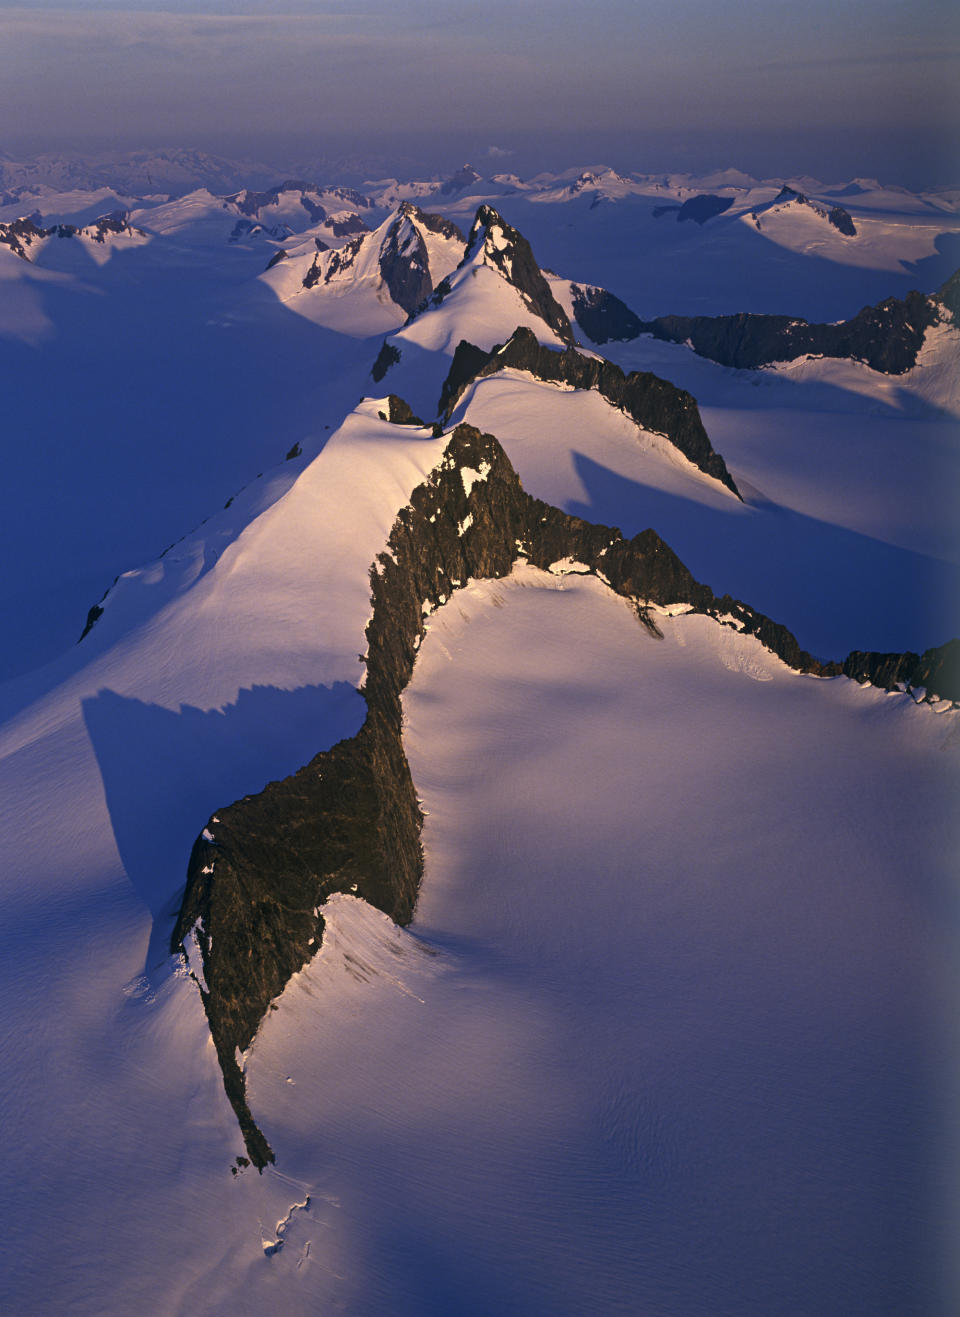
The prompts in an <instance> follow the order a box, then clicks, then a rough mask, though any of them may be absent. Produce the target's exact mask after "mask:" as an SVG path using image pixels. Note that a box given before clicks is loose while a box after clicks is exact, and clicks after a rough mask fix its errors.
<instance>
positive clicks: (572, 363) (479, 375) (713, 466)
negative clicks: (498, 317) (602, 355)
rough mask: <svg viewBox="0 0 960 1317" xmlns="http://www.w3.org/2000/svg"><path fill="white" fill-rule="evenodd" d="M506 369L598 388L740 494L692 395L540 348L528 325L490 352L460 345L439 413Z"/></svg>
mask: <svg viewBox="0 0 960 1317" xmlns="http://www.w3.org/2000/svg"><path fill="white" fill-rule="evenodd" d="M508 367H512V368H513V369H514V370H523V371H528V372H529V373H530V374H531V375H534V376H535V377H536V378H537V379H539V380H550V381H553V382H554V383H557V384H569V385H570V386H571V387H572V388H575V389H596V391H597V392H598V393H599V394H600V395H601V396H602V397H604V398H606V400H607V402H609V403H611V404H612V406H614V407H619V408H620V410H621V411H623V412H625V413H626V414H627V415H628V416H629V417H630V418H631V420H633V421H635V422H636V423H637V425H639V426H642V427H643V428H644V429H645V430H652V431H654V432H655V433H657V434H662V435H665V436H666V438H667V439H669V440H670V442H671V443H672V444H673V445H674V447H676V448H678V449H679V450H680V452H681V453H683V455H684V456H685V457H687V458H688V459H689V460H690V461H691V462H693V464H694V465H695V466H697V467H699V469H700V470H701V471H703V472H704V473H705V474H706V475H708V476H712V477H713V478H714V479H715V480H719V481H720V482H721V484H724V485H726V487H727V488H728V489H729V490H730V491H731V492H732V493H734V494H736V496H737V498H740V491H739V490H738V489H737V486H736V484H735V483H734V480H733V477H732V476H731V475H730V472H729V471H728V470H727V464H726V462H724V460H723V458H722V457H721V456H720V454H719V453H718V452H716V451H715V450H714V447H713V445H712V444H711V442H710V438H709V436H708V434H707V432H706V430H705V429H704V428H703V422H702V420H701V419H700V411H699V409H698V407H697V402H696V399H695V398H694V397H693V395H692V394H689V393H687V392H685V390H683V389H678V388H677V387H676V385H674V384H670V383H669V382H668V381H667V380H662V379H660V377H659V376H657V375H652V374H650V372H649V371H631V372H630V374H629V375H624V373H623V371H622V370H621V369H620V367H619V366H615V365H614V364H613V363H612V362H610V361H602V360H598V359H597V358H596V357H587V356H584V355H583V353H581V352H577V351H576V350H575V349H574V348H567V349H565V350H564V351H556V350H554V349H552V348H546V347H541V345H540V344H539V343H538V342H537V340H536V337H535V335H534V334H533V333H532V331H531V330H529V329H525V328H518V329H517V330H515V331H514V334H513V336H512V338H510V340H509V341H508V342H507V343H505V344H504V345H503V346H502V347H501V346H499V345H498V346H497V347H494V348H493V349H492V350H491V351H490V352H481V350H480V349H479V348H477V347H475V346H474V345H473V344H472V343H466V342H461V343H460V344H459V345H458V347H457V350H456V352H455V353H454V356H453V362H452V364H451V366H450V372H449V374H448V375H447V378H446V380H445V381H444V385H443V392H442V394H441V396H440V403H439V411H440V415H441V417H442V418H443V420H444V421H446V420H449V418H450V415H451V413H452V412H453V409H454V407H456V405H457V403H458V401H459V400H460V398H461V397H462V396H463V393H464V391H465V390H466V388H467V386H468V385H469V384H470V383H472V381H473V380H475V379H483V378H486V377H487V376H489V375H494V374H496V372H497V371H500V370H506V369H507V368H508Z"/></svg>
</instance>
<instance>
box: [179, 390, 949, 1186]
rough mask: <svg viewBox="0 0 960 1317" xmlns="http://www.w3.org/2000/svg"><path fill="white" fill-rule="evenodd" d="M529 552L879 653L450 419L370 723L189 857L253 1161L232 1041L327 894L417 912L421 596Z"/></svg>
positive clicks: (411, 514) (383, 558)
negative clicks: (611, 514) (412, 742)
mask: <svg viewBox="0 0 960 1317" xmlns="http://www.w3.org/2000/svg"><path fill="white" fill-rule="evenodd" d="M400 402H401V400H399V399H398V400H397V403H398V404H399V403H400ZM391 410H393V404H392V403H391ZM408 410H409V409H408ZM465 475H466V476H467V477H468V478H467V479H465V478H464V477H465ZM521 556H522V557H525V558H527V559H528V560H529V561H530V562H532V563H533V564H535V565H536V566H538V567H541V568H544V569H547V568H549V567H551V566H552V565H553V564H554V563H556V562H558V561H560V560H564V559H566V560H572V561H574V562H576V563H578V564H581V565H582V570H588V571H592V572H595V573H596V574H597V575H598V576H599V577H600V578H601V579H602V580H604V581H605V582H607V583H608V584H609V585H610V587H611V588H612V589H613V590H615V591H616V592H617V593H618V594H620V595H622V596H624V597H626V598H628V599H629V600H631V601H632V603H633V604H634V606H635V608H636V611H637V616H638V620H639V622H640V623H642V624H643V625H644V626H645V627H647V628H648V630H650V631H651V632H653V633H654V634H656V633H657V629H656V624H655V621H654V620H653V619H652V618H651V617H650V616H649V613H648V606H649V605H650V604H686V605H688V606H689V608H690V609H691V610H692V611H694V612H698V613H702V614H706V615H708V616H711V617H714V618H716V619H717V621H718V623H719V624H721V625H725V626H730V627H733V628H735V629H736V630H738V631H740V632H742V633H744V634H748V635H754V636H756V637H757V638H758V639H759V640H760V642H761V643H762V644H763V645H765V646H766V647H767V648H768V649H769V650H771V651H772V652H773V653H775V654H777V655H778V656H779V657H780V658H781V659H782V660H783V661H784V662H785V663H787V664H788V665H789V666H790V667H792V668H794V669H796V670H797V671H800V672H808V673H813V674H817V675H821V676H836V675H839V674H840V673H841V672H842V671H845V670H846V668H847V666H849V667H850V668H851V672H852V675H855V676H857V679H858V680H863V679H864V678H863V677H861V676H859V675H858V673H859V672H860V671H861V669H862V668H863V667H864V666H865V664H864V660H865V659H867V660H869V659H870V658H871V657H877V656H864V655H858V654H852V655H850V657H849V659H848V660H847V663H846V664H844V665H843V666H842V667H841V665H840V664H838V663H821V662H819V661H818V660H817V659H815V658H813V657H812V656H811V655H810V654H808V653H807V652H806V651H805V650H803V649H801V648H800V646H799V644H798V643H797V641H796V639H795V638H794V636H793V635H792V634H791V633H790V632H789V631H788V630H787V629H786V627H784V626H781V625H780V624H778V623H775V622H773V621H771V620H770V619H769V618H767V617H764V616H763V615H762V614H760V613H756V612H755V611H754V610H753V609H751V608H749V607H748V606H747V605H745V604H743V603H741V602H739V601H737V600H735V599H732V598H730V597H729V596H728V595H725V596H723V597H721V598H717V597H716V596H715V595H714V594H713V592H712V590H710V588H709V587H708V586H706V585H702V584H700V583H699V582H697V581H696V580H695V579H694V578H693V576H692V575H691V574H690V572H689V571H688V570H687V569H686V567H684V565H683V563H682V562H680V560H679V559H678V558H677V556H676V555H675V554H674V553H673V552H672V551H671V550H670V549H669V548H668V546H667V545H666V544H664V542H663V541H662V540H661V539H660V537H659V536H658V535H657V534H656V533H655V532H654V531H652V530H646V531H643V532H642V533H641V534H639V535H637V536H635V537H634V538H633V539H631V540H624V539H623V538H622V536H621V535H620V533H619V531H617V530H614V529H612V528H610V527H606V526H598V525H594V524H591V523H589V522H585V521H582V520H580V519H579V518H577V517H571V516H569V515H567V514H566V513H564V512H561V511H560V510H559V509H558V508H555V507H551V506H550V505H549V504H546V503H543V502H541V501H540V500H538V499H534V498H532V497H531V496H530V495H528V494H527V493H525V491H524V490H523V488H522V486H521V484H520V481H519V479H518V478H517V475H516V473H515V472H514V470H513V467H512V466H511V465H510V462H509V460H508V458H507V456H506V454H505V453H504V451H503V449H502V447H501V446H500V444H499V443H498V441H497V440H496V439H495V438H494V437H493V436H492V435H489V434H481V433H480V432H479V431H478V430H476V429H475V428H474V427H472V426H468V425H460V426H457V428H456V429H455V430H454V432H453V434H452V436H451V437H450V440H449V442H448V444H447V445H446V448H445V450H444V454H443V457H442V459H441V461H440V462H439V464H438V466H437V467H436V468H435V469H434V471H433V472H432V474H431V475H430V476H429V478H428V479H427V480H426V481H425V482H424V483H423V484H421V485H420V486H419V487H418V488H417V489H416V490H414V492H413V494H412V496H411V499H410V502H409V504H408V506H406V507H405V508H403V509H402V510H401V511H400V512H399V514H398V516H397V519H396V521H395V523H394V526H393V529H392V531H391V534H390V538H389V543H388V545H387V547H386V549H385V551H384V552H383V553H381V554H380V555H379V556H378V558H377V561H376V563H375V564H374V565H373V567H372V569H371V574H370V583H371V591H372V596H373V600H372V602H373V615H372V617H371V620H370V622H369V624H368V626H367V632H366V640H367V655H366V663H367V676H366V681H365V683H364V686H363V695H364V697H365V700H366V704H367V710H368V712H367V718H366V721H365V722H364V725H363V727H362V728H361V730H360V731H359V732H358V733H357V735H356V736H354V737H351V738H349V739H347V740H344V741H341V742H339V743H338V744H337V745H335V746H334V747H333V748H332V749H330V750H326V751H324V752H323V753H321V754H318V755H317V756H316V757H315V758H314V759H313V760H311V762H310V763H309V764H307V765H306V766H305V767H303V768H301V769H300V770H299V772H296V773H294V774H292V775H291V776H290V777H288V778H285V779H284V780H283V781H280V782H272V783H270V784H269V785H268V786H267V787H266V788H265V789H264V790H263V791H261V792H260V793H259V794H257V795H254V796H245V797H244V798H243V799H242V800H239V801H237V802H236V803H235V804H233V805H229V806H227V807H226V808H224V809H220V810H218V811H217V813H216V814H215V815H213V816H212V817H211V818H210V820H209V821H208V823H207V826H206V828H205V829H204V831H203V834H202V835H201V836H200V837H199V838H198V839H197V842H196V843H195V845H194V848H193V852H192V854H191V857H190V864H189V870H188V874H187V886H186V891H185V893H184V898H183V903H182V907H181V911H180V915H179V918H178V920H177V924H176V928H175V930H174V933H173V939H172V949H173V951H174V952H178V951H180V950H181V948H184V949H185V950H186V953H187V955H188V959H189V960H190V963H191V964H192V966H194V967H195V969H196V970H197V971H198V972H197V978H198V981H199V982H200V986H201V992H202V997H203V1003H204V1007H205V1010H206V1013H207V1018H208V1020H209V1023H210V1030H211V1035H212V1038H213V1042H214V1045H215V1047H216V1050H217V1056H218V1058H219V1061H220V1066H221V1069H222V1071H223V1078H224V1087H225V1090H226V1092H227V1095H228V1097H229V1099H230V1101H231V1103H232V1105H233V1107H234V1110H235V1112H236V1114H237V1118H238V1121H239V1124H240V1127H241V1130H242V1132H243V1136H244V1139H245V1142H246V1145H247V1149H248V1152H249V1156H250V1159H251V1161H252V1162H253V1163H254V1164H255V1165H256V1166H258V1167H260V1168H261V1169H262V1168H263V1167H264V1166H265V1165H266V1164H267V1163H268V1162H270V1161H272V1160H273V1159H274V1154H273V1152H272V1150H271V1148H270V1146H269V1144H268V1142H267V1140H266V1138H265V1136H264V1134H263V1132H262V1131H261V1130H259V1129H258V1128H257V1126H256V1123H255V1122H254V1119H253V1116H252V1114H251V1112H250V1110H249V1107H248V1105H247V1101H246V1095H245V1091H244V1078H243V1072H242V1070H241V1068H240V1064H239V1063H238V1060H237V1055H238V1052H240V1053H242V1052H243V1051H244V1050H245V1049H246V1048H247V1047H248V1046H249V1044H250V1042H251V1040H252V1038H253V1036H254V1034H255V1033H256V1030H257V1028H258V1026H259V1024H260V1021H261V1020H262V1019H263V1017H264V1015H265V1013H266V1011H267V1010H268V1009H269V1008H270V1004H271V1002H272V1001H273V1000H274V998H276V997H277V996H279V994H280V993H281V992H282V991H283V988H284V986H285V985H286V983H287V982H288V981H289V979H290V977H291V976H292V975H293V974H295V973H296V972H297V971H298V970H299V969H301V968H302V966H303V965H304V964H305V963H306V962H307V960H308V959H309V958H310V957H311V956H313V955H314V954H315V952H316V950H317V948H318V946H319V944H320V942H321V939H322V937H323V918H322V916H321V915H320V913H319V910H320V907H321V906H322V904H323V902H324V901H325V900H326V898H327V897H328V896H330V895H331V894H332V893H334V892H350V893H354V894H356V895H358V896H360V897H362V898H363V899H364V900H366V901H368V902H369V903H370V904H372V905H374V906H376V907H377V908H378V909H380V910H383V911H385V912H386V913H387V914H388V915H389V916H390V917H391V918H392V919H394V920H396V921H397V922H398V923H401V924H403V923H407V922H409V920H410V919H411V918H412V916H413V912H414V908H415V905H416V899H417V892H418V888H419V883H420V878H421V874H422V869H423V856H422V851H421V847H420V830H421V825H422V816H421V813H420V810H419V806H418V803H417V796H416V790H415V787H414V783H413V780H412V778H411V775H410V770H409V766H408V764H407V760H406V756H405V753H404V749H403V742H402V709H401V694H402V692H403V690H404V688H405V686H406V685H407V683H408V682H409V680H410V677H411V675H412V672H413V666H414V662H415V659H416V653H417V649H418V648H419V645H420V643H421V640H422V638H423V636H424V632H425V617H424V612H425V609H426V611H427V612H429V611H430V609H431V608H434V607H437V606H439V605H440V604H442V603H444V602H445V601H446V600H447V599H448V598H449V597H450V596H451V595H452V594H453V592H454V591H455V590H456V589H457V588H458V586H460V585H462V584H463V583H464V582H466V581H467V580H469V579H470V578H471V577H472V578H475V579H480V578H485V577H502V576H505V575H507V574H508V573H509V571H510V570H511V568H512V566H513V564H514V562H515V561H516V560H517V558H518V557H521ZM958 652H960V641H954V642H951V643H950V645H948V646H944V647H943V648H942V650H940V651H928V653H927V654H926V655H924V656H923V660H922V663H923V664H926V667H925V668H923V671H924V672H925V673H927V672H928V673H929V674H931V678H930V684H931V686H932V685H933V679H934V678H933V674H935V673H939V674H940V675H941V677H943V676H944V674H946V673H947V671H948V666H949V665H952V666H950V672H951V673H952V675H951V676H950V677H949V680H950V681H951V682H953V683H955V684H954V685H953V686H952V687H950V688H949V689H948V688H947V687H946V686H944V685H943V684H942V683H941V690H940V693H941V694H944V695H946V696H948V697H952V698H960V682H958V681H957V675H956V658H957V654H958ZM938 656H939V657H938ZM881 657H884V658H889V657H892V658H894V659H895V658H897V657H900V658H915V656H881ZM938 665H939V666H938ZM866 666H869V663H867V664H866ZM903 670H904V669H903V668H902V667H901V666H898V665H897V664H896V663H895V662H894V663H891V664H888V665H886V667H885V668H884V670H883V671H881V669H880V667H879V666H878V665H876V664H874V665H873V667H872V669H871V674H872V675H871V676H870V680H873V681H874V684H878V685H883V684H885V681H886V684H891V683H892V685H895V684H896V681H899V680H903V677H902V675H901V673H902V671H903ZM917 671H920V669H917ZM887 679H889V680H887ZM197 957H199V961H198V960H197V959H196V958H197Z"/></svg>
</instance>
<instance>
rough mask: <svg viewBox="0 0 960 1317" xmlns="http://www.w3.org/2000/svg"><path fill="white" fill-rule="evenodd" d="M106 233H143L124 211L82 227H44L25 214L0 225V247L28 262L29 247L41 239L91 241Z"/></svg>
mask: <svg viewBox="0 0 960 1317" xmlns="http://www.w3.org/2000/svg"><path fill="white" fill-rule="evenodd" d="M110 234H117V235H119V234H127V235H129V236H131V237H138V238H145V237H146V236H147V235H146V233H144V231H143V229H138V228H135V227H134V226H133V225H132V224H131V223H130V216H129V212H128V211H125V210H118V211H113V212H111V214H109V215H101V216H100V217H99V219H96V220H94V221H93V223H92V224H84V225H83V226H82V227H78V226H77V225H75V224H54V225H52V226H51V227H50V228H48V229H44V228H41V227H40V226H39V225H37V223H36V222H35V221H34V220H33V219H32V218H29V217H28V218H26V219H17V220H11V221H9V222H8V223H6V224H0V246H4V247H9V248H10V250H11V251H12V252H13V253H14V254H15V255H16V256H19V257H20V258H21V259H22V260H25V261H29V259H30V256H29V251H30V248H31V246H32V245H33V244H34V243H35V242H39V241H41V240H42V239H44V238H89V239H91V240H92V241H93V242H99V243H105V242H106V240H107V237H108V235H110Z"/></svg>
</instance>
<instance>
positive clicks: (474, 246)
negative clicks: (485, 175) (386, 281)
mask: <svg viewBox="0 0 960 1317" xmlns="http://www.w3.org/2000/svg"><path fill="white" fill-rule="evenodd" d="M478 257H479V258H480V259H481V260H482V261H483V263H484V264H486V265H490V266H492V267H493V269H495V270H498V271H499V273H500V274H501V275H503V277H504V279H506V280H507V282H508V283H510V284H511V285H512V286H513V287H514V288H515V289H516V290H517V292H518V293H519V294H520V296H521V297H522V299H523V301H524V302H525V303H526V305H527V307H528V308H529V309H530V310H531V311H532V312H533V314H534V315H536V316H539V318H540V319H541V320H543V321H544V323H545V324H546V325H547V326H548V327H549V328H550V329H552V330H553V332H554V333H555V334H556V335H557V337H558V338H559V339H560V341H561V342H563V343H569V344H570V345H571V346H572V345H573V341H574V338H573V329H572V327H571V325H570V321H569V319H568V318H567V313H566V311H564V309H563V307H562V306H561V305H560V303H559V302H558V301H557V299H556V298H555V297H554V295H553V293H552V291H551V289H550V285H549V284H548V283H547V281H546V279H545V278H544V276H543V272H542V271H541V269H540V266H539V265H538V264H537V260H536V257H535V256H534V254H533V251H532V249H531V247H530V244H529V242H527V240H526V238H525V237H524V236H523V234H522V233H520V232H519V231H518V230H517V229H515V228H514V227H513V225H512V224H508V223H507V222H506V220H505V219H503V217H502V216H501V215H500V214H499V213H498V212H497V211H496V210H494V208H493V207H492V206H488V205H482V206H480V207H479V209H478V210H477V214H476V217H475V219H474V221H473V225H472V227H471V229H470V235H469V237H468V239H467V249H466V252H465V253H464V257H463V260H462V261H461V265H468V264H469V263H470V262H471V261H475V260H477V259H478ZM444 283H445V285H446V287H445V288H444V287H443V286H441V287H440V288H438V289H437V293H438V295H439V296H438V298H437V300H438V301H439V300H442V298H443V296H444V295H445V293H446V292H448V291H449V281H448V280H445V281H444Z"/></svg>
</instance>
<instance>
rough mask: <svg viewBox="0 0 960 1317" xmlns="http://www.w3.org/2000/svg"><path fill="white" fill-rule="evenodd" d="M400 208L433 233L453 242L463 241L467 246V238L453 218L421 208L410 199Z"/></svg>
mask: <svg viewBox="0 0 960 1317" xmlns="http://www.w3.org/2000/svg"><path fill="white" fill-rule="evenodd" d="M400 209H401V210H402V211H403V213H404V214H405V215H412V216H413V217H414V218H415V219H416V221H417V223H418V224H420V225H422V226H423V228H425V229H429V230H430V232H431V233H437V234H439V235H440V237H441V238H449V239H450V240H451V241H453V242H462V243H463V245H464V246H466V243H467V240H466V238H465V237H464V235H463V234H462V233H461V231H460V229H459V228H458V227H457V225H456V224H454V222H453V220H448V219H447V218H446V217H445V216H444V215H433V214H431V213H430V212H429V211H426V210H421V209H420V207H419V206H415V205H413V203H412V202H410V201H404V202H403V203H402V205H401V206H400Z"/></svg>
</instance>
